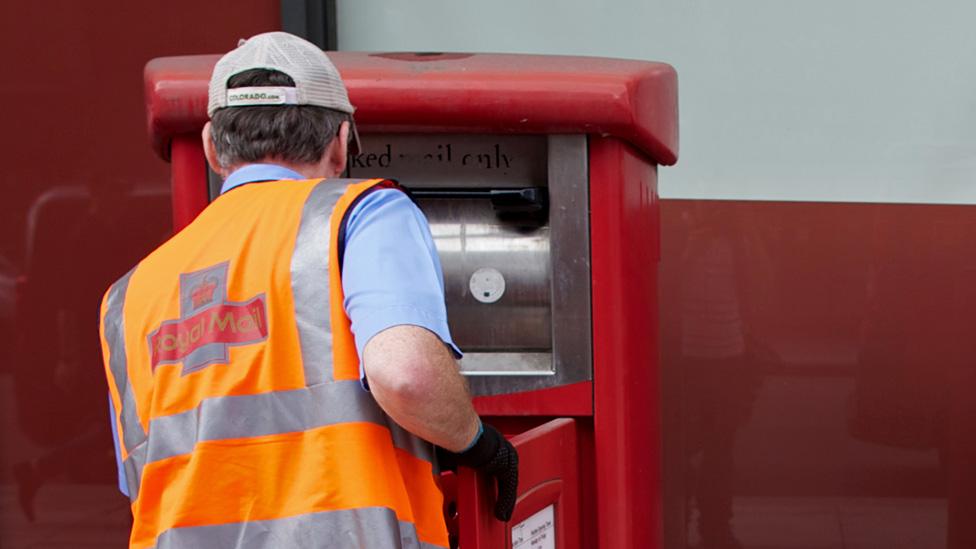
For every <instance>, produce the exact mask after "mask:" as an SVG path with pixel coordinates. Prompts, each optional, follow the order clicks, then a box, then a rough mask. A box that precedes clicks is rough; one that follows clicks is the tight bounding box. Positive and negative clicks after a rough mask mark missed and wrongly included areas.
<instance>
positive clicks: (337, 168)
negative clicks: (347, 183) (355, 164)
mask: <svg viewBox="0 0 976 549" xmlns="http://www.w3.org/2000/svg"><path fill="white" fill-rule="evenodd" d="M347 154H349V122H343V123H342V124H341V125H340V126H339V133H337V134H336V138H335V139H333V140H332V142H331V143H329V147H328V148H327V149H326V150H325V156H326V157H327V160H328V163H329V166H330V168H331V170H330V171H331V172H333V173H332V175H330V176H329V177H335V176H337V175H342V172H344V171H346V158H347V156H346V155H347Z"/></svg>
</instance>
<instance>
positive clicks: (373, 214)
mask: <svg viewBox="0 0 976 549" xmlns="http://www.w3.org/2000/svg"><path fill="white" fill-rule="evenodd" d="M283 179H306V178H305V177H304V176H302V175H301V174H299V173H297V172H294V171H292V170H290V169H288V168H285V167H282V166H278V165H275V164H250V165H247V166H244V167H243V168H240V169H239V170H237V171H235V172H234V173H232V174H230V175H229V176H228V177H227V179H226V180H225V181H224V184H223V186H222V187H221V189H220V193H221V194H224V193H226V192H230V191H232V190H233V189H235V188H237V187H240V186H241V185H246V184H249V183H258V182H262V181H271V182H274V181H279V180H283ZM270 184H274V183H270ZM323 238H328V235H323ZM345 246H346V247H345V251H344V253H343V259H342V290H343V293H345V302H344V305H345V309H346V314H347V315H349V319H350V321H351V325H352V332H353V335H354V336H355V338H356V350H357V351H358V352H359V357H360V365H359V375H360V377H362V378H363V379H365V375H364V373H363V366H362V356H363V348H364V347H365V346H366V343H367V342H369V340H370V339H372V337H373V336H375V335H376V334H378V333H380V332H382V331H383V330H385V329H387V328H391V327H393V326H400V325H405V324H406V325H414V326H420V327H423V328H426V329H428V330H430V331H431V332H434V333H435V334H437V336H438V337H439V338H441V341H443V342H444V343H445V344H446V345H447V346H448V347H449V348H450V349H451V350H452V351H453V352H454V354H455V356H457V357H459V358H460V356H461V352H460V350H458V348H457V346H456V345H455V344H454V341H453V340H452V339H451V332H450V330H449V329H448V326H447V311H446V308H445V306H444V274H443V271H442V270H441V263H440V258H439V257H438V255H437V249H436V248H435V247H434V239H433V237H432V236H431V234H430V228H429V227H428V225H427V218H426V217H424V214H423V212H421V211H420V209H419V208H418V207H417V206H416V204H414V203H413V201H412V200H410V197H408V196H407V195H406V194H405V193H403V192H401V191H398V190H396V189H379V190H376V191H373V192H371V193H369V194H367V195H366V196H364V197H363V198H362V199H361V200H360V201H359V203H358V204H356V206H355V207H353V209H352V211H350V212H349V217H348V219H347V222H346V241H345ZM322 283H323V284H328V283H329V281H328V280H323V281H322ZM111 404H112V402H111V399H109V405H110V406H111ZM114 418H115V410H114V409H112V434H113V439H114V440H115V445H116V448H115V457H116V461H117V463H118V466H119V489H120V490H121V491H122V493H123V494H126V495H128V493H129V491H128V486H127V485H126V482H125V475H124V474H123V473H122V471H123V468H122V459H121V454H120V453H119V449H118V433H117V432H116V425H115V419H114Z"/></svg>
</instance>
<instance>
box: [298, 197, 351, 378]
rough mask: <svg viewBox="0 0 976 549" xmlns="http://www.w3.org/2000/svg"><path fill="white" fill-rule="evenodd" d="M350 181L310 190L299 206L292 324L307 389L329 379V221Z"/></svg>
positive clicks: (330, 349) (330, 341)
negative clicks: (297, 342)
mask: <svg viewBox="0 0 976 549" xmlns="http://www.w3.org/2000/svg"><path fill="white" fill-rule="evenodd" d="M348 184H349V181H347V180H342V179H331V180H327V181H323V182H321V183H319V184H318V185H316V186H315V188H314V189H312V192H311V193H310V194H309V196H308V198H307V199H306V201H305V205H304V206H303V207H302V219H301V221H300V222H299V225H298V237H297V238H296V239H295V251H294V252H293V253H292V256H291V290H292V296H293V298H294V300H295V324H296V325H297V326H298V340H299V344H300V346H301V350H302V364H303V366H304V368H305V384H306V385H307V386H309V387H311V386H313V385H317V384H319V383H323V382H325V381H329V380H331V379H333V377H332V326H331V323H330V322H329V314H330V311H331V309H330V308H329V241H330V240H331V238H332V237H331V230H330V226H329V221H330V218H331V216H332V210H333V209H334V208H335V205H336V202H338V201H339V198H341V197H342V195H343V194H345V192H346V187H347V185H348Z"/></svg>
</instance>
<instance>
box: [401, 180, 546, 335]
mask: <svg viewBox="0 0 976 549" xmlns="http://www.w3.org/2000/svg"><path fill="white" fill-rule="evenodd" d="M420 205H421V207H422V208H423V210H424V213H425V214H426V215H427V219H428V220H429V221H430V229H431V233H432V234H433V235H434V243H435V244H436V245H437V251H438V253H440V256H441V266H442V267H443V269H444V293H445V297H446V299H447V312H448V316H449V318H450V320H451V335H452V336H453V337H454V341H455V343H457V345H458V346H459V347H461V348H462V349H464V350H465V352H468V351H472V352H474V351H548V350H549V349H551V348H552V337H551V335H552V325H551V321H550V317H551V308H550V291H549V288H550V278H551V277H550V269H551V263H550V261H549V227H548V226H542V227H525V226H522V225H519V224H515V223H510V222H506V221H503V220H501V219H499V218H498V216H497V215H496V214H495V211H494V209H493V208H492V205H491V202H490V201H488V200H485V199H462V200H457V199H427V200H422V201H420ZM484 270H489V272H492V273H497V275H496V276H499V277H501V279H502V280H503V283H504V291H503V292H502V295H501V297H500V298H498V300H497V301H494V302H484V300H485V298H484V297H483V296H482V295H480V294H475V293H474V292H473V291H472V289H471V286H472V277H475V276H477V274H478V273H479V272H481V271H484ZM479 298H480V300H479Z"/></svg>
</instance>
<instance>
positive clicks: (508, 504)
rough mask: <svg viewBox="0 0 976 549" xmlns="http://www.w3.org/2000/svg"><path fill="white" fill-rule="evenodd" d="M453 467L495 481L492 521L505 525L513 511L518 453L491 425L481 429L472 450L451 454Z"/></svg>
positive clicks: (516, 494)
mask: <svg viewBox="0 0 976 549" xmlns="http://www.w3.org/2000/svg"><path fill="white" fill-rule="evenodd" d="M455 455H456V456H457V463H458V464H459V465H463V466H465V467H471V468H472V469H478V470H480V471H483V472H485V473H487V474H488V476H490V477H491V478H492V479H494V480H495V482H496V486H497V487H498V497H497V498H496V499H495V518H497V519H498V520H500V521H502V522H508V521H509V519H511V518H512V511H514V510H515V499H516V497H517V496H518V451H517V450H515V447H514V446H512V443H510V442H509V441H508V440H506V439H505V437H504V436H503V435H502V434H501V433H499V432H498V430H497V429H495V428H494V427H492V426H491V425H487V424H485V425H484V432H482V433H481V436H480V437H478V440H477V441H476V442H475V443H474V446H472V447H471V448H469V449H468V450H466V451H464V452H461V453H460V454H455Z"/></svg>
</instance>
